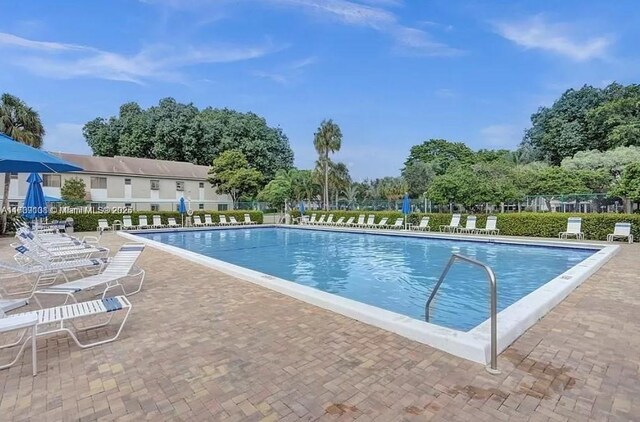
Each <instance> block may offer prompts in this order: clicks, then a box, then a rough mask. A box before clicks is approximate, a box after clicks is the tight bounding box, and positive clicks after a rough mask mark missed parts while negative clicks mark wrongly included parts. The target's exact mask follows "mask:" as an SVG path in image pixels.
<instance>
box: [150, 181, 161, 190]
mask: <svg viewBox="0 0 640 422" xmlns="http://www.w3.org/2000/svg"><path fill="white" fill-rule="evenodd" d="M151 190H160V181H159V180H152V181H151Z"/></svg>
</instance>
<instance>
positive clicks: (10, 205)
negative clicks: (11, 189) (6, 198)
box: [9, 201, 18, 209]
mask: <svg viewBox="0 0 640 422" xmlns="http://www.w3.org/2000/svg"><path fill="white" fill-rule="evenodd" d="M9 208H14V209H15V208H18V203H17V202H14V201H11V202H9Z"/></svg>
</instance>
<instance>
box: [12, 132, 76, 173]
mask: <svg viewBox="0 0 640 422" xmlns="http://www.w3.org/2000/svg"><path fill="white" fill-rule="evenodd" d="M81 170H82V168H80V167H78V166H76V165H74V164H71V163H69V162H67V161H65V160H62V159H60V158H58V157H56V156H55V155H51V154H48V153H46V152H44V151H40V150H39V149H36V148H32V147H30V146H28V145H25V144H23V143H20V142H18V141H16V140H14V139H13V138H10V137H9V136H7V135H5V134H4V133H0V173H31V172H35V173H64V172H68V171H81Z"/></svg>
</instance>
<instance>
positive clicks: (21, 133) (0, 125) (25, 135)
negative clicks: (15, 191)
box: [0, 94, 44, 233]
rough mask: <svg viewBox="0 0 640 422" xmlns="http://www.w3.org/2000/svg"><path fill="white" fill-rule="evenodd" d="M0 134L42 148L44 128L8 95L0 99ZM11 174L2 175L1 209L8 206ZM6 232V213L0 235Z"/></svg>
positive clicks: (33, 113)
mask: <svg viewBox="0 0 640 422" xmlns="http://www.w3.org/2000/svg"><path fill="white" fill-rule="evenodd" d="M0 132H2V133H5V134H6V135H8V136H10V137H11V138H13V139H15V140H16V141H18V142H21V143H23V144H27V145H29V146H32V147H34V148H40V147H41V146H42V138H43V137H44V127H43V126H42V122H41V121H40V115H39V114H38V112H37V111H35V110H34V109H32V108H31V107H29V106H28V105H27V104H26V103H25V102H24V101H22V100H21V99H20V98H18V97H15V96H13V95H10V94H2V97H0ZM10 183H11V173H5V174H4V196H3V197H2V209H3V210H5V211H6V209H7V207H8V205H9V184H10ZM6 231H7V213H6V212H3V213H2V233H5V232H6Z"/></svg>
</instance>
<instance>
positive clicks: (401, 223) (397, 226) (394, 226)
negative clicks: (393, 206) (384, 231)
mask: <svg viewBox="0 0 640 422" xmlns="http://www.w3.org/2000/svg"><path fill="white" fill-rule="evenodd" d="M387 227H388V228H390V229H400V230H401V229H403V228H404V218H402V217H401V218H396V221H395V223H393V224H390V225H389V226H387Z"/></svg>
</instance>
